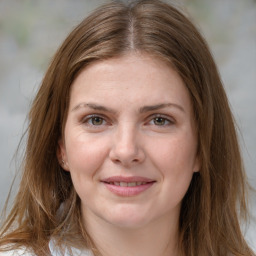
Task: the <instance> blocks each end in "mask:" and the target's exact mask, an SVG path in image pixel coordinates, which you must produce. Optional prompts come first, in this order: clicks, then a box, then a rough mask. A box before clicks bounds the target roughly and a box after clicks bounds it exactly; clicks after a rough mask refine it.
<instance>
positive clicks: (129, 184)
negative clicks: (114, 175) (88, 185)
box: [108, 181, 147, 187]
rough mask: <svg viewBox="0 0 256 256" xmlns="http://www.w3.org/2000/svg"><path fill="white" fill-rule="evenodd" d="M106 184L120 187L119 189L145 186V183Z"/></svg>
mask: <svg viewBox="0 0 256 256" xmlns="http://www.w3.org/2000/svg"><path fill="white" fill-rule="evenodd" d="M108 184H111V185H115V186H120V187H136V186H140V185H145V184H147V182H141V181H138V182H110V183H108Z"/></svg>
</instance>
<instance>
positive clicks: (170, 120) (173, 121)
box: [147, 113, 176, 124]
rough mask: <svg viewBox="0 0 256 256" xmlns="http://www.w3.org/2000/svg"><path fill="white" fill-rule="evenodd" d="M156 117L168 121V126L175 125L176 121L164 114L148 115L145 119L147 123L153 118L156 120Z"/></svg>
mask: <svg viewBox="0 0 256 256" xmlns="http://www.w3.org/2000/svg"><path fill="white" fill-rule="evenodd" d="M157 117H160V118H163V119H165V120H167V121H169V122H170V124H175V123H176V120H175V119H174V118H173V117H172V116H169V115H166V114H158V113H157V114H152V115H150V116H149V117H148V119H147V120H148V121H147V123H148V122H150V121H152V120H153V119H154V118H157Z"/></svg>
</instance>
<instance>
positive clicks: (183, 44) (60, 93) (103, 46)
mask: <svg viewBox="0 0 256 256" xmlns="http://www.w3.org/2000/svg"><path fill="white" fill-rule="evenodd" d="M131 51H138V52H143V53H146V54H149V55H151V56H153V57H156V58H160V59H162V60H163V61H166V62H168V63H171V65H172V66H173V67H174V68H175V69H176V71H177V72H178V73H179V75H180V76H181V77H182V79H183V81H184V83H185V84H186V86H187V89H188V91H189V93H190V96H191V100H192V104H193V108H194V115H195V119H196V125H197V132H198V145H199V146H198V155H199V157H200V159H201V169H200V172H198V173H195V174H194V176H193V178H192V181H191V184H190V187H189V189H188V191H187V193H186V195H185V197H184V199H183V202H182V207H181V212H180V226H179V227H180V244H181V246H182V248H183V250H184V254H185V255H189V256H205V255H212V256H213V255H236V256H238V255H244V256H248V255H254V254H253V252H252V251H251V250H250V248H249V247H248V246H247V244H246V242H245V240H244V238H243V235H242V233H241V230H240V225H239V221H240V217H246V216H247V208H246V178H245V173H244V169H243V165H242V160H241V156H240V152H239V146H238V142H237V135H236V130H235V126H234V121H233V117H232V114H231V112H230V108H229V104H228V100H227V97H226V94H225V92H224V89H223V86H222V83H221V80H220V77H219V74H218V71H217V68H216V65H215V63H214V60H213V58H212V56H211V54H210V51H209V49H208V47H207V44H206V42H205V41H204V39H203V38H202V37H201V35H200V34H199V32H198V31H197V29H196V28H195V26H194V25H193V24H192V23H191V22H190V21H189V20H188V19H187V18H186V17H185V16H184V15H183V14H182V13H181V12H179V11H178V10H177V9H175V8H174V7H172V6H170V5H168V4H165V3H163V2H161V1H157V0H147V1H133V3H132V4H124V3H122V2H118V1H116V2H111V3H109V4H106V5H104V6H102V7H101V8H99V9H97V10H96V11H95V12H93V13H92V14H91V15H90V16H89V17H88V18H86V19H85V20H83V21H82V22H81V23H80V24H79V25H78V26H77V27H76V28H75V29H74V30H73V31H72V32H71V33H70V35H69V36H68V37H67V39H66V40H65V41H64V43H63V44H62V46H61V47H60V48H59V50H58V51H57V53H56V55H55V56H54V58H53V60H52V63H51V64H50V66H49V68H48V70H47V72H46V75H45V77H44V79H43V81H42V84H41V87H40V89H39V91H38V93H37V96H36V98H35V100H34V102H33V105H32V108H31V111H30V113H29V128H28V139H27V146H26V153H25V158H24V162H23V174H22V179H21V183H20V188H19V192H18V194H17V196H16V199H15V202H14V204H13V207H12V209H11V211H10V214H9V216H8V217H7V218H6V220H5V222H4V223H3V226H2V228H1V238H0V246H5V247H6V246H8V247H9V248H17V247H19V246H25V247H28V248H31V249H32V250H33V251H34V252H35V253H36V254H37V255H47V254H49V249H48V243H49V240H50V239H51V237H56V241H57V244H59V245H61V244H62V245H63V244H64V245H65V246H69V245H71V246H77V247H79V246H82V244H83V245H85V246H86V247H88V248H90V249H92V250H93V251H94V252H95V254H97V249H96V248H94V245H93V241H91V239H90V237H89V235H88V234H87V232H86V228H85V227H83V225H82V220H81V212H80V199H79V197H78V196H77V194H76V192H75V190H74V187H73V185H72V181H71V178H70V175H69V173H68V172H65V171H64V170H63V169H62V168H61V166H60V164H59V161H58V157H57V156H56V152H57V150H58V140H59V139H60V137H61V136H62V134H63V128H64V126H65V122H66V116H67V109H68V105H69V97H70V95H69V94H70V88H71V85H72V82H73V81H74V79H75V77H76V76H77V75H78V74H79V72H80V71H81V70H82V69H83V68H85V67H86V66H88V65H90V64H91V63H92V62H94V61H99V60H104V59H108V58H113V57H116V56H120V55H122V54H125V53H127V52H131Z"/></svg>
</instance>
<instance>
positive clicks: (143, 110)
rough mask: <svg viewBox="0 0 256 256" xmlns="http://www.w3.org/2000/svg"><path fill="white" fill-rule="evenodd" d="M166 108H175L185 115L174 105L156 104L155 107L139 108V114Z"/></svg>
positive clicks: (180, 107) (182, 109)
mask: <svg viewBox="0 0 256 256" xmlns="http://www.w3.org/2000/svg"><path fill="white" fill-rule="evenodd" d="M167 107H175V108H177V109H179V110H181V111H182V112H184V113H185V110H184V108H183V107H182V106H180V105H178V104H175V103H163V104H157V105H152V106H144V107H142V108H140V110H139V112H140V113H145V112H150V111H154V110H159V109H162V108H167Z"/></svg>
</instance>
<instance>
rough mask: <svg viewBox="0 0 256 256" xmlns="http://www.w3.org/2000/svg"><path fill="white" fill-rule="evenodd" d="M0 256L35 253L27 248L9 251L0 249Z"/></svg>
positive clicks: (24, 255)
mask: <svg viewBox="0 0 256 256" xmlns="http://www.w3.org/2000/svg"><path fill="white" fill-rule="evenodd" d="M0 256H35V254H33V253H31V252H29V251H28V250H27V249H25V248H24V249H23V248H21V249H17V250H10V251H0Z"/></svg>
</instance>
